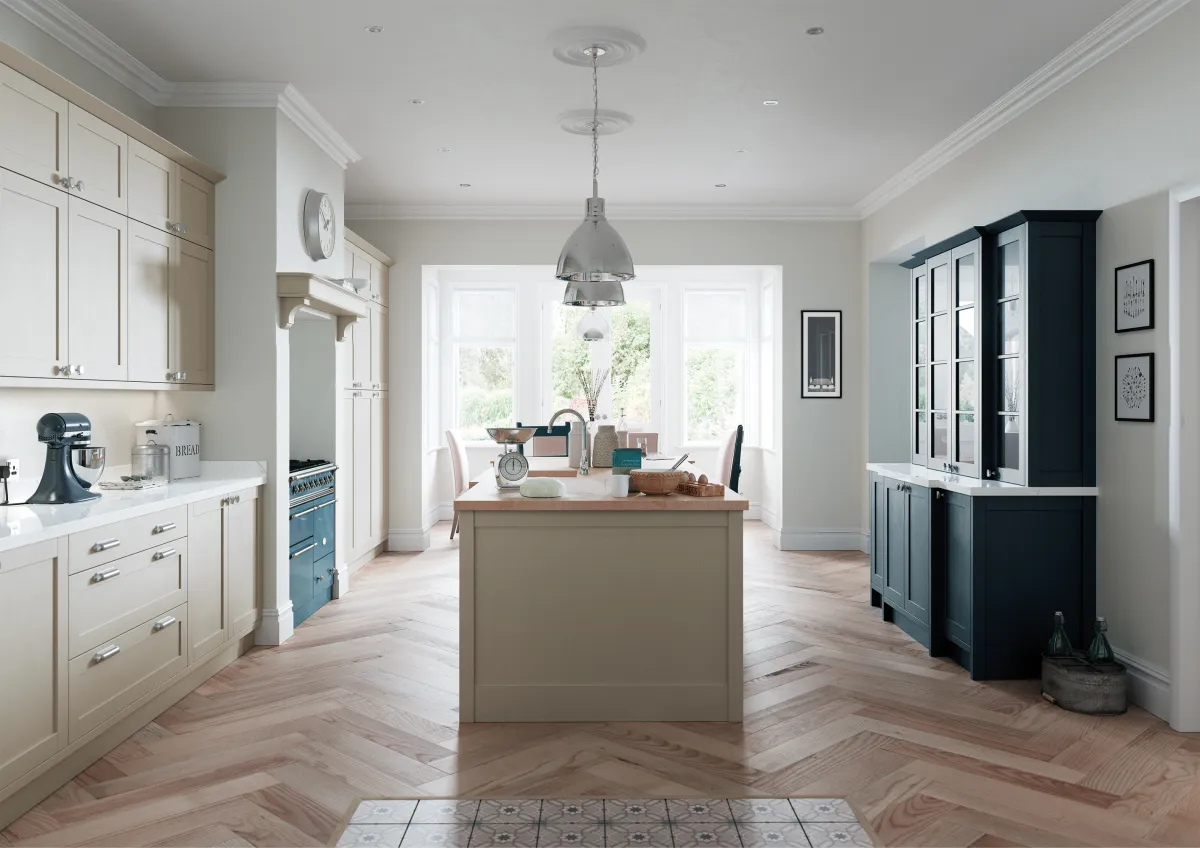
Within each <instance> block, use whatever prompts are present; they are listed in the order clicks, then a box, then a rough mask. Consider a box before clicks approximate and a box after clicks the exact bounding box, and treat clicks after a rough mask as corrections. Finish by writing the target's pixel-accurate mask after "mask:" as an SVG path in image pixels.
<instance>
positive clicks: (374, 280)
mask: <svg viewBox="0 0 1200 848" xmlns="http://www.w3.org/2000/svg"><path fill="white" fill-rule="evenodd" d="M344 233H345V236H346V239H345V244H344V247H343V250H344V251H345V257H346V259H345V261H346V276H347V277H359V278H361V279H364V280H367V281H368V286H367V288H366V289H365V290H364V291H363V295H364V296H366V297H367V298H369V299H370V300H373V301H375V302H376V303H378V304H379V305H380V306H387V303H388V269H389V268H390V267H391V266H392V260H391V258H390V257H389V256H388V255H387V254H386V253H384V252H383V251H381V250H379V249H378V248H376V247H374V246H373V245H371V244H370V243H369V242H367V241H366V240H364V239H363V238H362V237H361V236H360V235H358V234H357V233H355V232H354V231H352V230H350V229H348V228H347V229H345V230H344Z"/></svg>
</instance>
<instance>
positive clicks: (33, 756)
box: [0, 540, 67, 786]
mask: <svg viewBox="0 0 1200 848" xmlns="http://www.w3.org/2000/svg"><path fill="white" fill-rule="evenodd" d="M64 541H65V540H64ZM66 616H67V564H66V561H65V559H64V558H60V557H59V555H58V542H57V541H50V542H41V543H39V544H36V545H30V546H28V547H24V548H17V549H16V550H13V551H8V552H7V553H0V644H3V645H4V646H5V650H3V651H0V680H2V681H4V691H5V693H6V694H5V697H3V698H0V786H4V785H7V784H8V783H9V782H10V781H12V780H14V779H15V778H17V777H19V776H20V775H22V774H24V773H25V772H27V771H28V770H29V769H31V768H33V767H34V766H36V765H37V764H38V763H40V762H42V761H44V760H46V759H48V758H49V757H51V756H53V755H54V754H55V753H57V752H58V751H59V750H61V749H62V748H63V747H64V746H65V745H66V740H67V732H66V728H67V714H66V707H67V701H66V698H67V618H66Z"/></svg>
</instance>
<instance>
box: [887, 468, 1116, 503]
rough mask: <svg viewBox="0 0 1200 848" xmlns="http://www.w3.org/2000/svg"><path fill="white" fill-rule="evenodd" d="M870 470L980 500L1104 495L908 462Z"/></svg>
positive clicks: (1089, 489)
mask: <svg viewBox="0 0 1200 848" xmlns="http://www.w3.org/2000/svg"><path fill="white" fill-rule="evenodd" d="M867 471H873V472H875V473H876V474H879V475H881V476H883V477H890V478H891V479H893V480H900V481H902V482H904V483H911V484H912V485H914V486H926V487H928V488H930V489H945V490H946V491H948V492H957V493H958V494H960V495H971V496H973V497H978V496H980V495H987V496H990V497H1009V498H1036V497H1042V498H1070V497H1080V496H1084V497H1087V496H1095V495H1098V494H1100V489H1098V488H1097V487H1096V486H1018V485H1016V484H1015V483H1002V482H1000V481H999V480H976V479H975V478H974V477H960V476H959V475H957V474H947V473H946V472H944V471H938V470H937V469H936V468H926V467H925V466H923V465H912V464H910V463H907V462H869V463H867Z"/></svg>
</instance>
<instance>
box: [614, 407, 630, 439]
mask: <svg viewBox="0 0 1200 848" xmlns="http://www.w3.org/2000/svg"><path fill="white" fill-rule="evenodd" d="M617 447H619V448H627V447H629V424H628V423H627V422H626V421H625V410H624V409H622V410H621V418H620V420H619V421H617Z"/></svg>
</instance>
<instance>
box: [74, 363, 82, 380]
mask: <svg viewBox="0 0 1200 848" xmlns="http://www.w3.org/2000/svg"><path fill="white" fill-rule="evenodd" d="M72 370H73V371H74V372H75V376H76V377H82V376H83V366H82V365H76V366H74V367H73V368H72Z"/></svg>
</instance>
